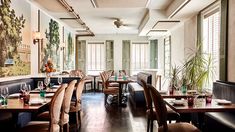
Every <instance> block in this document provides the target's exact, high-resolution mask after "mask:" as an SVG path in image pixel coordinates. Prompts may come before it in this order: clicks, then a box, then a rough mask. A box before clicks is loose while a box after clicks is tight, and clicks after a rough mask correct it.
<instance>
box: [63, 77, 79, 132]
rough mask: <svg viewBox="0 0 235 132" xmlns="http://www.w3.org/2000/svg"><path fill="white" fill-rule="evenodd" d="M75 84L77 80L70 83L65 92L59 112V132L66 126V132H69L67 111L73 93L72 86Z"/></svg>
mask: <svg viewBox="0 0 235 132" xmlns="http://www.w3.org/2000/svg"><path fill="white" fill-rule="evenodd" d="M76 83H77V80H73V81H71V82H70V83H69V85H68V87H67V88H66V90H65V94H64V100H63V105H62V110H61V121H60V128H61V132H63V130H64V129H63V128H64V126H65V125H66V132H69V111H70V104H71V99H72V95H73V91H74V86H75V84H76Z"/></svg>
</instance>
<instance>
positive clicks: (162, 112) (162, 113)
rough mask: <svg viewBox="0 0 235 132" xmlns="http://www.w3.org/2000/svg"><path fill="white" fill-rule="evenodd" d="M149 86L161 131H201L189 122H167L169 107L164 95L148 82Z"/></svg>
mask: <svg viewBox="0 0 235 132" xmlns="http://www.w3.org/2000/svg"><path fill="white" fill-rule="evenodd" d="M147 87H148V89H149V90H150V95H151V99H152V100H153V104H154V109H155V111H156V115H155V118H156V119H157V122H158V131H159V132H200V130H199V129H198V128H197V127H195V126H193V125H192V124H189V123H170V124H167V116H168V114H167V108H166V104H165V102H164V100H163V98H162V96H161V95H160V93H159V92H158V91H157V90H156V88H155V87H153V86H152V85H149V84H147Z"/></svg>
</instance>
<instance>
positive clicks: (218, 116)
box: [205, 81, 235, 132]
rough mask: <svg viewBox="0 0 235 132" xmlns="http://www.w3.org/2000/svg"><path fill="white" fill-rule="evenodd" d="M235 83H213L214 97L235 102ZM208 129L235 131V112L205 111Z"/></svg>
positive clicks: (225, 131) (226, 131)
mask: <svg viewBox="0 0 235 132" xmlns="http://www.w3.org/2000/svg"><path fill="white" fill-rule="evenodd" d="M234 95H235V83H230V82H222V81H217V82H214V83H213V98H217V99H226V100H230V101H232V103H235V96H234ZM205 129H206V131H218V130H223V131H224V132H230V131H233V132H234V131H235V112H207V113H205Z"/></svg>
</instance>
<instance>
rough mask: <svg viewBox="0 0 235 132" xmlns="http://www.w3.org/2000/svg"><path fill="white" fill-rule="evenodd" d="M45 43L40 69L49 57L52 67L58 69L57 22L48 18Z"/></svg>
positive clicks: (58, 37) (58, 38) (58, 42)
mask: <svg viewBox="0 0 235 132" xmlns="http://www.w3.org/2000/svg"><path fill="white" fill-rule="evenodd" d="M45 34H46V38H47V43H46V47H45V48H44V51H43V52H44V58H43V65H41V66H42V67H41V69H43V66H44V64H46V62H47V60H48V59H49V58H51V59H52V61H53V63H54V64H55V65H54V68H55V69H57V70H59V68H60V56H59V44H60V33H59V24H58V22H56V21H54V20H53V19H50V22H49V32H47V30H46V32H45Z"/></svg>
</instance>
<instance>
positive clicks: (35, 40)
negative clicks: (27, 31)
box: [33, 32, 42, 44]
mask: <svg viewBox="0 0 235 132" xmlns="http://www.w3.org/2000/svg"><path fill="white" fill-rule="evenodd" d="M41 39H42V38H41V33H40V32H33V44H36V43H38V42H39V41H40V40H41Z"/></svg>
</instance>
